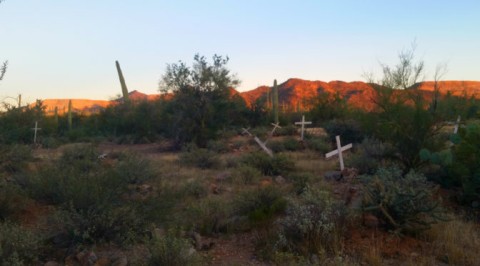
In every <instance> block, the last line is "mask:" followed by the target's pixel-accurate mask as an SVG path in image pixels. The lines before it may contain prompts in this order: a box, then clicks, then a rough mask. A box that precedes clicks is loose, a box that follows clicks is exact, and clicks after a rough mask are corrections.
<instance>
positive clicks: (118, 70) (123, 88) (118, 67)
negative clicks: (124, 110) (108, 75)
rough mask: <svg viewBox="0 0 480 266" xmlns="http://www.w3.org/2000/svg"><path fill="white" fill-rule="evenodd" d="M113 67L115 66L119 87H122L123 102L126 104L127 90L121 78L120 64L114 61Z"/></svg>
mask: <svg viewBox="0 0 480 266" xmlns="http://www.w3.org/2000/svg"><path fill="white" fill-rule="evenodd" d="M115 65H116V66H117V72H118V78H119V79H120V85H121V86H122V95H123V102H125V103H126V102H128V101H129V99H128V89H127V84H126V83H125V79H124V78H123V73H122V69H121V68H120V64H119V63H118V61H115Z"/></svg>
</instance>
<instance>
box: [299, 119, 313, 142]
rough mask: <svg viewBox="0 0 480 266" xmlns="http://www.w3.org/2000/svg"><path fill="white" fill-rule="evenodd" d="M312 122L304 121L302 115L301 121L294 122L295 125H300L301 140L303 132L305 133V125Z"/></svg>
mask: <svg viewBox="0 0 480 266" xmlns="http://www.w3.org/2000/svg"><path fill="white" fill-rule="evenodd" d="M310 124H312V122H310V121H305V116H304V115H302V121H300V122H295V125H302V133H301V134H302V135H301V140H303V132H304V131H305V125H310Z"/></svg>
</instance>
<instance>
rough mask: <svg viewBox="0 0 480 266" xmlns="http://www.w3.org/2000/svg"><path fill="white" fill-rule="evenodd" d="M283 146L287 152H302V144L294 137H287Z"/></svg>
mask: <svg viewBox="0 0 480 266" xmlns="http://www.w3.org/2000/svg"><path fill="white" fill-rule="evenodd" d="M283 146H284V147H285V150H287V151H298V150H302V149H303V146H302V144H301V143H300V142H299V141H298V140H296V139H295V138H293V137H287V138H285V139H284V140H283Z"/></svg>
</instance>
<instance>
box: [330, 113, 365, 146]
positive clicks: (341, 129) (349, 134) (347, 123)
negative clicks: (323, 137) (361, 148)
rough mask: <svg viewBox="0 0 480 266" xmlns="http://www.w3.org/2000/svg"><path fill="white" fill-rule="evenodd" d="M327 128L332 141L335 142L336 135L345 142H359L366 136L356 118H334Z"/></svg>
mask: <svg viewBox="0 0 480 266" xmlns="http://www.w3.org/2000/svg"><path fill="white" fill-rule="evenodd" d="M325 130H326V131H327V133H328V135H329V136H330V139H331V141H332V142H335V136H340V139H341V141H342V142H343V143H344V144H347V143H359V142H361V141H362V140H363V138H364V133H363V131H362V129H361V127H360V124H359V123H358V122H357V121H355V120H337V119H334V120H331V121H329V122H328V123H327V124H326V125H325Z"/></svg>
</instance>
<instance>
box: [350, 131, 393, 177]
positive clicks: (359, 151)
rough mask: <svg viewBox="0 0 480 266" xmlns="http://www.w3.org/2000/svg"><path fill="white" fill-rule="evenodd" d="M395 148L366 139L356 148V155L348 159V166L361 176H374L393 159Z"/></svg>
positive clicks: (375, 140) (372, 139)
mask: <svg viewBox="0 0 480 266" xmlns="http://www.w3.org/2000/svg"><path fill="white" fill-rule="evenodd" d="M393 151H394V150H393V147H391V146H390V145H388V144H386V143H383V142H381V141H379V140H377V139H374V138H365V139H364V140H363V141H362V143H360V144H358V145H356V146H355V153H353V154H352V156H349V158H348V163H347V164H348V165H350V166H352V167H354V168H356V169H358V171H359V174H374V173H375V171H377V169H378V168H379V167H381V166H385V164H387V163H388V158H392V157H393Z"/></svg>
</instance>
